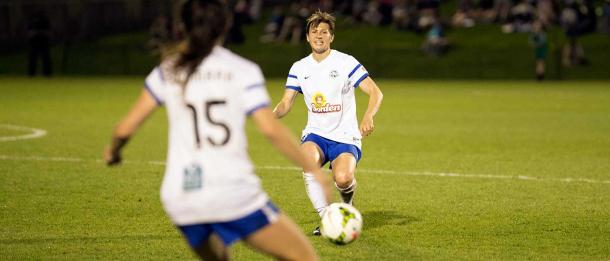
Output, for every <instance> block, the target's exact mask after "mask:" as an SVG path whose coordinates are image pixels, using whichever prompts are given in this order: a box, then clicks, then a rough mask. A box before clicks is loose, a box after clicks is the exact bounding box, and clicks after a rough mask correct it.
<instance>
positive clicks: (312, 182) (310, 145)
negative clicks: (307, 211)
mask: <svg viewBox="0 0 610 261" xmlns="http://www.w3.org/2000/svg"><path fill="white" fill-rule="evenodd" d="M301 148H302V149H303V151H304V152H305V155H306V157H309V158H310V160H313V161H315V162H318V165H320V166H321V165H322V164H323V162H324V153H323V152H322V149H320V147H319V146H318V145H317V144H316V143H314V142H312V141H305V142H304V143H303V144H301ZM303 179H304V180H305V190H306V191H307V196H308V197H309V200H311V204H312V205H313V207H314V208H315V209H316V211H317V212H318V214H319V215H322V211H323V210H324V208H326V205H327V202H326V198H325V196H324V190H323V189H322V186H321V185H320V184H319V183H318V182H317V181H316V179H315V177H314V176H313V174H310V173H305V172H303Z"/></svg>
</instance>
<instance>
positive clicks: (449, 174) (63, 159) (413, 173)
mask: <svg viewBox="0 0 610 261" xmlns="http://www.w3.org/2000/svg"><path fill="white" fill-rule="evenodd" d="M0 160H11V161H60V162H98V163H103V162H102V160H87V159H81V158H73V157H41V156H28V157H18V156H9V155H0ZM123 163H125V164H148V165H160V166H164V165H165V162H164V161H123ZM256 168H257V169H268V170H286V171H301V168H297V167H293V166H258V167H256ZM357 171H358V172H360V173H373V174H394V175H404V176H426V177H450V178H474V179H506V180H509V179H513V180H525V181H553V182H562V183H592V184H610V180H596V179H589V178H570V177H567V178H540V177H531V176H523V175H519V176H509V175H490V174H462V173H453V172H429V171H423V172H417V171H396V170H383V169H358V170H357Z"/></svg>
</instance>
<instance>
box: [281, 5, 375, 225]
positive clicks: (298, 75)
mask: <svg viewBox="0 0 610 261" xmlns="http://www.w3.org/2000/svg"><path fill="white" fill-rule="evenodd" d="M334 21H335V18H334V17H333V16H332V15H330V14H328V13H325V12H320V11H318V12H315V13H314V14H312V15H311V16H310V17H309V18H308V19H307V27H306V32H307V42H309V45H310V46H311V54H310V55H309V56H307V57H305V58H303V59H301V60H299V61H297V62H295V63H294V64H293V65H292V68H290V72H289V73H288V79H287V81H286V90H285V91H284V96H283V97H282V100H281V101H280V102H279V103H278V105H277V106H276V107H275V109H274V111H273V112H274V113H275V116H276V117H278V118H282V117H284V116H285V115H286V114H287V113H288V112H289V111H290V109H291V108H292V104H293V102H294V99H295V97H296V95H297V94H298V93H302V94H303V95H304V98H305V104H306V105H307V109H308V118H307V126H305V129H304V130H303V136H302V145H301V147H302V148H303V149H304V150H305V151H306V153H307V156H308V157H309V158H310V159H312V160H313V161H315V162H317V163H318V165H319V166H323V165H324V164H326V163H327V162H330V164H331V165H330V166H331V169H332V173H333V176H334V180H335V185H336V187H337V189H338V190H339V192H340V194H341V197H342V199H343V202H345V203H349V204H352V203H353V202H352V201H353V196H354V191H355V189H356V179H355V178H354V172H355V171H356V164H357V162H358V161H359V160H360V158H361V155H362V153H361V150H360V148H361V139H362V137H363V136H368V135H369V134H371V132H373V130H374V128H375V125H374V124H373V117H374V116H375V114H376V113H377V111H378V110H379V106H380V105H381V100H382V99H383V94H382V93H381V91H380V90H379V88H378V87H377V85H376V84H375V82H374V81H373V80H372V79H371V77H369V74H368V72H367V71H366V69H364V66H362V65H361V64H360V63H359V62H358V61H357V60H356V59H355V58H354V57H352V56H350V55H347V54H344V53H342V52H339V51H337V50H333V49H331V48H330V44H331V43H332V42H333V40H334V37H335V35H334V30H335V23H334ZM356 88H359V89H360V90H362V91H364V92H365V93H366V94H367V95H369V103H368V108H367V110H366V112H365V113H364V117H363V118H362V121H361V122H360V127H358V121H357V119H356V98H355V95H354V93H355V89H356ZM303 177H304V179H305V184H306V190H307V195H308V196H309V199H310V200H311V202H312V204H313V206H314V208H315V209H316V210H317V212H318V214H320V216H321V215H322V213H323V211H324V209H325V208H326V206H327V204H328V203H327V201H326V200H325V196H324V191H323V190H322V189H321V188H320V187H319V185H318V184H316V182H315V177H314V176H312V175H311V174H309V173H308V172H307V171H306V170H304V173H303ZM314 235H320V230H319V228H316V229H315V230H314Z"/></svg>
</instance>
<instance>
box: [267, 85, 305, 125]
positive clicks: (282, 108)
mask: <svg viewBox="0 0 610 261" xmlns="http://www.w3.org/2000/svg"><path fill="white" fill-rule="evenodd" d="M297 94H299V92H297V91H296V90H293V89H290V88H286V90H285V91H284V96H282V99H281V100H280V102H279V103H278V104H277V105H276V106H275V109H273V114H274V115H275V117H276V118H278V119H281V118H282V117H284V116H286V114H288V113H289V112H290V109H292V105H293V104H294V99H295V98H296V97H297Z"/></svg>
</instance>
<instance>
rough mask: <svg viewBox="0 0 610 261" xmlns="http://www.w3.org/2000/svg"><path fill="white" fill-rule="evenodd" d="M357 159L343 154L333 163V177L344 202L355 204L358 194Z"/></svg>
mask: <svg viewBox="0 0 610 261" xmlns="http://www.w3.org/2000/svg"><path fill="white" fill-rule="evenodd" d="M356 163H357V161H356V158H355V157H354V155H352V154H351V153H341V154H340V155H339V156H338V157H337V158H336V159H335V160H334V161H333V162H332V164H333V176H334V177H335V186H336V187H337V189H338V190H339V193H340V194H341V199H343V202H345V203H348V204H353V201H354V193H355V192H356V185H357V183H356V179H355V178H354V173H355V172H356Z"/></svg>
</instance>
